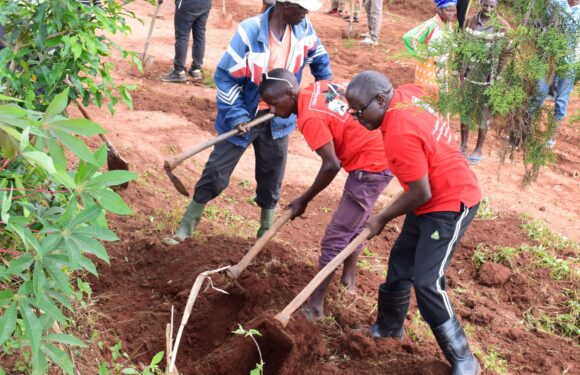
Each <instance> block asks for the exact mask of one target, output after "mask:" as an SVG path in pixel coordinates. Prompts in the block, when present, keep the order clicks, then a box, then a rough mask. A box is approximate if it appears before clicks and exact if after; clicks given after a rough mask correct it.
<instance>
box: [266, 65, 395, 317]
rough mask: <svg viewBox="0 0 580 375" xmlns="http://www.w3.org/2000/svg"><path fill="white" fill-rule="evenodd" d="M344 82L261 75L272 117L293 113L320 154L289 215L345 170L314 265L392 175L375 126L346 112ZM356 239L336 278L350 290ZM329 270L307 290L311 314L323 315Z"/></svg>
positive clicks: (352, 230)
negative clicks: (302, 85) (307, 81)
mask: <svg viewBox="0 0 580 375" xmlns="http://www.w3.org/2000/svg"><path fill="white" fill-rule="evenodd" d="M345 90H346V84H338V83H333V82H330V81H318V82H315V83H313V84H311V85H310V86H308V87H306V88H304V89H300V85H299V84H298V81H297V80H296V77H294V75H293V74H292V73H291V72H289V71H287V70H284V69H274V70H272V71H271V72H269V73H268V78H266V79H263V80H262V84H261V85H260V96H261V97H262V98H263V99H264V101H265V102H266V103H268V105H269V106H270V113H273V114H275V115H276V116H278V117H282V118H285V117H289V116H290V115H292V114H294V115H296V116H297V124H298V129H299V130H300V132H301V133H302V135H303V136H304V139H305V140H306V143H308V145H309V146H310V148H311V149H312V150H313V151H315V152H316V153H317V154H318V155H319V156H320V158H321V159H322V164H321V165H320V170H319V171H318V173H317V175H316V178H315V179H314V182H313V183H312V185H311V186H310V187H309V188H308V189H307V190H306V191H305V192H304V193H303V194H302V195H301V196H299V197H298V198H296V199H294V200H293V201H292V202H291V203H290V204H289V208H290V209H291V210H292V217H291V218H292V219H294V218H296V217H298V216H301V215H302V214H303V213H304V212H305V211H306V207H307V206H308V203H309V202H310V201H312V199H314V197H316V196H317V195H318V194H319V193H320V192H321V191H322V190H324V189H325V188H326V187H327V186H328V185H329V184H330V183H331V182H332V181H333V180H334V178H335V177H336V175H337V174H338V172H339V171H340V169H341V167H342V168H344V170H345V171H346V172H348V178H347V180H346V183H345V184H344V191H343V194H342V198H341V199H340V203H339V205H338V208H337V209H336V212H335V213H334V215H333V216H332V220H331V222H330V224H328V226H327V227H326V231H325V232H324V237H323V238H322V241H321V244H320V249H321V254H320V258H319V268H320V269H322V268H323V267H324V266H326V265H327V264H328V263H329V262H330V261H331V260H332V259H334V257H336V256H337V255H338V254H339V253H340V252H341V251H342V250H344V248H346V247H347V246H348V244H349V243H350V242H351V241H352V240H353V239H355V238H356V237H357V236H358V235H359V234H360V232H361V231H362V227H363V224H364V223H365V221H366V220H367V219H368V217H369V215H370V213H371V211H372V209H373V206H374V204H375V202H376V200H377V198H378V197H379V195H380V194H381V192H382V191H383V190H384V189H385V187H386V186H387V185H388V184H389V182H390V181H391V179H392V178H393V175H392V174H391V172H390V171H389V170H388V163H387V158H386V156H385V151H384V148H383V142H382V139H381V136H380V134H379V133H378V132H369V131H368V130H366V129H365V128H363V127H362V126H359V125H358V124H357V123H356V121H355V120H354V119H353V118H352V116H350V114H349V113H348V111H347V108H348V105H347V103H346V100H345V99H344V93H345ZM361 250H362V245H361V246H360V247H359V248H358V249H357V251H356V252H355V253H354V254H352V255H351V256H349V257H348V258H347V259H346V260H345V261H344V265H343V270H342V277H341V281H342V284H343V285H344V286H345V287H346V288H347V290H348V291H350V292H354V291H355V278H356V263H357V259H358V256H359V254H360V251H361ZM332 277H333V276H332V275H331V276H329V277H328V278H327V279H326V280H324V281H323V282H322V284H321V285H320V286H319V287H318V288H317V289H316V290H315V291H314V293H312V296H311V297H310V299H309V300H308V302H307V303H306V305H305V307H304V308H303V311H304V312H305V314H306V315H307V317H308V318H309V319H311V320H318V319H321V318H322V317H324V297H325V295H326V291H327V289H328V286H329V285H330V282H331V281H332Z"/></svg>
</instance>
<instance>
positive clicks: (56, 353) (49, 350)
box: [42, 343, 74, 375]
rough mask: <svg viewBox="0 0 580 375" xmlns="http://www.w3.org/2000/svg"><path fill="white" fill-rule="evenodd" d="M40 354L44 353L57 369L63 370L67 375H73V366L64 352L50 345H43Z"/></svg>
mask: <svg viewBox="0 0 580 375" xmlns="http://www.w3.org/2000/svg"><path fill="white" fill-rule="evenodd" d="M42 352H43V353H45V354H46V355H47V356H48V357H49V358H50V359H51V360H52V361H53V362H54V363H56V364H57V365H58V367H60V368H61V369H63V370H64V371H65V372H66V373H67V374H70V375H74V368H73V364H72V362H71V360H70V358H69V357H68V355H67V354H66V353H65V352H64V351H62V350H60V349H59V348H57V347H56V346H54V345H52V344H49V343H43V344H42Z"/></svg>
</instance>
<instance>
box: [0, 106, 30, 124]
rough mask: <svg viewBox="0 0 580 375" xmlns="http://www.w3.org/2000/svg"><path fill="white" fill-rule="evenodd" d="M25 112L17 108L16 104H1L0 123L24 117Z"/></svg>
mask: <svg viewBox="0 0 580 375" xmlns="http://www.w3.org/2000/svg"><path fill="white" fill-rule="evenodd" d="M26 115H27V113H26V110H25V109H23V108H21V107H19V106H17V105H16V104H2V105H0V121H2V120H4V119H9V118H21V117H26Z"/></svg>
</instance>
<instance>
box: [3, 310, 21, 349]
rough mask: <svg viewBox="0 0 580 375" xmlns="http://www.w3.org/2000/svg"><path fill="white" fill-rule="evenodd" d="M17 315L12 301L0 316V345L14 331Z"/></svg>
mask: <svg viewBox="0 0 580 375" xmlns="http://www.w3.org/2000/svg"><path fill="white" fill-rule="evenodd" d="M17 315H18V314H17V309H16V302H12V303H11V304H10V306H9V307H8V308H7V309H6V311H4V314H3V315H2V317H1V318H0V346H1V345H2V344H4V341H6V340H7V339H8V337H10V336H11V335H12V332H14V329H15V328H16V318H17Z"/></svg>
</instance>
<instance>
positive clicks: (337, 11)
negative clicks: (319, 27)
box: [324, 0, 361, 23]
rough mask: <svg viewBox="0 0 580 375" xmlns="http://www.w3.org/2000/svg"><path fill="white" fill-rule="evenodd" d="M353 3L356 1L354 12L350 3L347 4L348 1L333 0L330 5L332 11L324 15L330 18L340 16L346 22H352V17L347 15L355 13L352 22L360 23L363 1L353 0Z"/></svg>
mask: <svg viewBox="0 0 580 375" xmlns="http://www.w3.org/2000/svg"><path fill="white" fill-rule="evenodd" d="M353 1H354V10H351V9H350V2H347V0H332V1H331V3H330V9H329V10H328V11H326V12H325V13H324V14H327V15H329V16H339V17H342V18H343V19H344V20H345V21H350V15H349V14H347V13H349V12H351V11H352V12H353V15H352V18H353V20H352V22H354V23H359V22H360V8H361V0H353ZM345 8H346V9H345Z"/></svg>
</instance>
